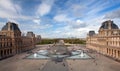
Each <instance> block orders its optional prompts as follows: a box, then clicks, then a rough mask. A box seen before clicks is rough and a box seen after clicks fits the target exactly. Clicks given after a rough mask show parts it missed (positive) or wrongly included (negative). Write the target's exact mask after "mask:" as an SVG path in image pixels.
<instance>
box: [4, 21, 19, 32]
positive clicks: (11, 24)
mask: <svg viewBox="0 0 120 71" xmlns="http://www.w3.org/2000/svg"><path fill="white" fill-rule="evenodd" d="M8 24H10V26H9V25H8ZM9 28H10V30H11V31H20V29H19V27H18V25H17V24H15V23H13V22H7V23H6V25H5V26H3V28H2V31H3V30H8V29H9Z"/></svg>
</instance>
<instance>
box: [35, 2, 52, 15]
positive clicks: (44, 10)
mask: <svg viewBox="0 0 120 71" xmlns="http://www.w3.org/2000/svg"><path fill="white" fill-rule="evenodd" d="M53 3H54V0H51V1H50V0H43V1H42V3H41V4H40V5H39V6H38V9H37V12H36V14H37V15H40V16H44V15H46V14H48V13H49V12H50V11H51V8H52V5H53Z"/></svg>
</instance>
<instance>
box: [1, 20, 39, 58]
mask: <svg viewBox="0 0 120 71" xmlns="http://www.w3.org/2000/svg"><path fill="white" fill-rule="evenodd" d="M30 33H32V35H31V34H30ZM30 33H29V32H28V34H27V36H21V31H20V29H19V27H18V25H17V24H16V23H13V22H8V23H6V25H5V26H3V28H2V30H1V31H0V59H3V58H6V57H9V56H12V55H15V54H18V53H21V52H23V51H26V50H30V49H32V48H34V47H35V44H36V39H37V38H36V37H35V34H34V33H33V32H30ZM39 40H41V39H39Z"/></svg>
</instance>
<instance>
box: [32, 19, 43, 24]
mask: <svg viewBox="0 0 120 71" xmlns="http://www.w3.org/2000/svg"><path fill="white" fill-rule="evenodd" d="M33 22H35V23H36V24H38V25H39V24H40V22H41V20H40V19H38V20H37V19H34V20H33Z"/></svg>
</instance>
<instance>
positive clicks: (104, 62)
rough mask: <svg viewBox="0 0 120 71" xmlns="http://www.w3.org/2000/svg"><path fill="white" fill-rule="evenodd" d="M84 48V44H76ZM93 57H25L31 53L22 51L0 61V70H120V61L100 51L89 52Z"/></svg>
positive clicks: (43, 47)
mask: <svg viewBox="0 0 120 71" xmlns="http://www.w3.org/2000/svg"><path fill="white" fill-rule="evenodd" d="M45 47H46V48H47V47H48V45H42V46H37V48H36V49H34V50H33V52H36V51H37V50H40V49H45ZM74 47H75V48H83V49H84V47H82V46H74ZM88 54H89V55H90V56H91V57H93V59H87V60H64V61H63V62H54V61H51V60H36V59H25V57H26V56H28V55H29V54H27V53H26V52H25V53H21V54H17V55H15V56H13V57H10V58H7V59H4V60H1V61H0V71H120V62H117V61H114V60H113V59H110V58H108V57H105V56H103V55H101V54H98V53H95V52H93V53H88Z"/></svg>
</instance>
